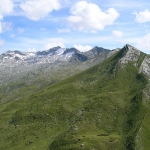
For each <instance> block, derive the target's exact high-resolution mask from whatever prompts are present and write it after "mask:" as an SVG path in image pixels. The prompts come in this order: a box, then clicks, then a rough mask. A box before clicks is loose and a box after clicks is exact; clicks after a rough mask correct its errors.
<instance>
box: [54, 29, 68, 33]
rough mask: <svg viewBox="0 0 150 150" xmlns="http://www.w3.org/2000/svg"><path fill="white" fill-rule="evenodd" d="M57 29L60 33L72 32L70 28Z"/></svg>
mask: <svg viewBox="0 0 150 150" xmlns="http://www.w3.org/2000/svg"><path fill="white" fill-rule="evenodd" d="M57 31H58V33H68V32H70V29H58V30H57Z"/></svg>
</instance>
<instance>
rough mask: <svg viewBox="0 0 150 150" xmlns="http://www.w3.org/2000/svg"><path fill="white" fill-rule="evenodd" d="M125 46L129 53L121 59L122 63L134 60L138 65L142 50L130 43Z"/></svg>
mask: <svg viewBox="0 0 150 150" xmlns="http://www.w3.org/2000/svg"><path fill="white" fill-rule="evenodd" d="M124 48H125V49H126V51H127V53H126V54H125V56H124V57H123V58H122V59H121V60H120V62H121V64H127V63H128V62H130V61H132V62H135V65H137V64H136V62H137V61H138V59H139V57H140V53H141V52H140V51H139V50H138V49H136V48H134V47H132V46H130V45H126V46H125V47H124Z"/></svg>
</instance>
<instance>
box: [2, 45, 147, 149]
mask: <svg viewBox="0 0 150 150" xmlns="http://www.w3.org/2000/svg"><path fill="white" fill-rule="evenodd" d="M148 57H149V56H148V55H146V54H144V53H142V52H140V51H139V50H136V49H135V48H133V47H131V46H129V45H126V46H125V47H124V48H122V49H121V50H118V51H117V52H116V53H115V54H114V55H112V56H111V57H109V58H107V59H106V60H105V61H104V62H102V63H100V64H98V65H96V66H94V67H92V68H90V69H88V70H86V71H84V72H82V73H79V74H77V75H75V76H73V77H71V78H68V79H66V80H63V81H61V82H59V83H57V84H53V85H51V86H47V87H45V88H44V89H42V90H39V91H38V92H37V91H36V93H33V94H32V95H30V96H27V97H26V98H23V99H19V100H16V101H12V102H9V103H4V104H2V105H1V106H0V121H1V123H0V133H1V134H0V149H9V150H14V149H15V150H19V149H22V150H29V149H35V150H41V149H43V150H44V149H49V150H80V149H84V150H89V149H91V150H92V149H93V150H134V149H144V150H148V149H149V137H150V128H149V126H148V125H149V122H150V119H149V114H150V111H149V108H150V107H149V101H148V99H149V98H148V95H149V88H148V87H149V84H148V79H147V76H146V75H144V73H145V72H144V71H143V70H145V68H144V65H145V63H146V64H147V65H148V61H146V60H147V59H148ZM145 74H146V73H145ZM24 92H25V91H24Z"/></svg>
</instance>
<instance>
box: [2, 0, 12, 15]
mask: <svg viewBox="0 0 150 150" xmlns="http://www.w3.org/2000/svg"><path fill="white" fill-rule="evenodd" d="M13 8H14V3H13V2H12V0H1V1H0V14H1V15H2V16H3V15H7V14H10V13H11V12H12V11H13Z"/></svg>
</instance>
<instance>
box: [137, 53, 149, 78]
mask: <svg viewBox="0 0 150 150" xmlns="http://www.w3.org/2000/svg"><path fill="white" fill-rule="evenodd" d="M139 72H140V73H144V74H146V75H147V76H148V77H149V78H150V56H146V57H145V59H144V60H143V62H142V64H141V66H140V69H139Z"/></svg>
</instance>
